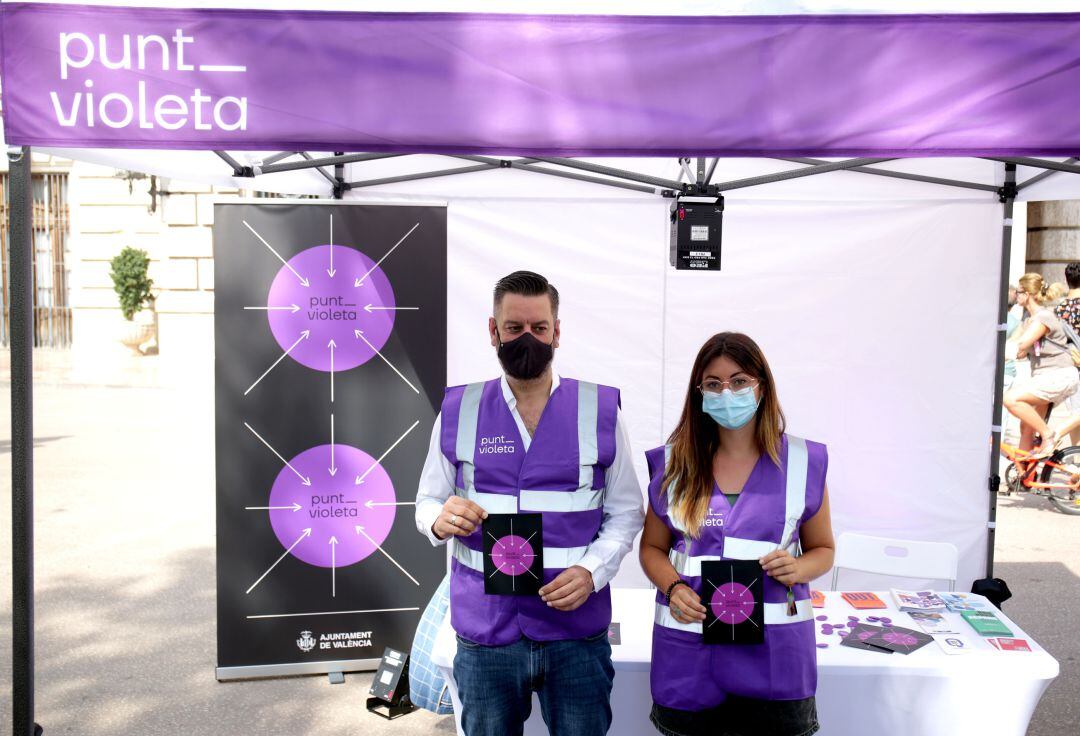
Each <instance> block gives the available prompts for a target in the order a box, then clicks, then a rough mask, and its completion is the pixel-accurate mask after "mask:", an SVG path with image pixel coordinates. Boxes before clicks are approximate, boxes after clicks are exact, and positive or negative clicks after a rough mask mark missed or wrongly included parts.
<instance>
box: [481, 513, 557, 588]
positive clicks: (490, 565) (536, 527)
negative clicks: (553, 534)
mask: <svg viewBox="0 0 1080 736" xmlns="http://www.w3.org/2000/svg"><path fill="white" fill-rule="evenodd" d="M542 518H543V515H542V514H488V517H487V518H486V519H484V521H483V523H482V525H481V530H482V532H483V534H484V592H485V593H487V594H488V595H539V593H540V586H541V579H542V578H543V576H544V542H543V530H542V528H541V527H542V525H541V519H542Z"/></svg>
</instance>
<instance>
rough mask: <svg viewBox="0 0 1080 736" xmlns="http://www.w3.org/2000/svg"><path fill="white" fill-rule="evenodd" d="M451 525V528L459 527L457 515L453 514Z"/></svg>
mask: <svg viewBox="0 0 1080 736" xmlns="http://www.w3.org/2000/svg"><path fill="white" fill-rule="evenodd" d="M450 525H451V526H457V514H453V515H452V516H451V517H450Z"/></svg>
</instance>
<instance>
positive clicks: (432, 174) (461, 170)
mask: <svg viewBox="0 0 1080 736" xmlns="http://www.w3.org/2000/svg"><path fill="white" fill-rule="evenodd" d="M497 168H499V167H498V166H492V165H491V164H477V165H476V166H461V167H458V168H456V169H443V170H442V171H423V172H419V173H416V174H402V175H401V176H386V177H383V178H381V179H366V180H364V181H350V182H348V184H347V186H348V187H349V189H363V188H364V187H377V186H379V185H381V184H398V183H400V182H403V181H420V180H421V179H437V178H439V177H440V176H454V175H456V174H471V173H473V172H474V171H491V170H492V169H497Z"/></svg>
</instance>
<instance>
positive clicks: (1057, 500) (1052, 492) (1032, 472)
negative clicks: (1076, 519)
mask: <svg viewBox="0 0 1080 736" xmlns="http://www.w3.org/2000/svg"><path fill="white" fill-rule="evenodd" d="M1001 454H1002V455H1004V456H1005V457H1007V458H1008V459H1009V460H1010V461H1011V462H1010V463H1009V467H1008V468H1006V469H1005V491H1004V494H1005V495H1011V494H1013V493H1024V492H1026V493H1033V494H1035V495H1036V496H1045V497H1046V499H1047V500H1048V501H1049V502H1050V504H1051V505H1052V506H1053V507H1054V508H1056V509H1057V510H1058V511H1060V512H1062V513H1065V514H1071V515H1074V516H1080V447H1065V448H1062V449H1060V450H1054V452H1053V454H1051V455H1050V456H1049V457H1045V458H1033V457H1032V456H1031V453H1030V452H1029V451H1027V450H1021V449H1020V448H1019V447H1014V446H1013V445H1009V444H1006V443H1004V442H1002V443H1001Z"/></svg>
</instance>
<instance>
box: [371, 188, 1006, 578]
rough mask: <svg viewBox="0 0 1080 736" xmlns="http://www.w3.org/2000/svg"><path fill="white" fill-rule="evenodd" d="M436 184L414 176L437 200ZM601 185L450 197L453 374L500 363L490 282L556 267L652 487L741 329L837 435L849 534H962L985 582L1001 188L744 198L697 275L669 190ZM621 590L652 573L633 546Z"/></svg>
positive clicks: (824, 431)
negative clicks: (702, 354) (657, 452)
mask: <svg viewBox="0 0 1080 736" xmlns="http://www.w3.org/2000/svg"><path fill="white" fill-rule="evenodd" d="M498 175H499V172H491V173H490V174H486V173H485V174H477V175H470V176H468V177H461V178H459V179H458V180H457V182H460V183H465V182H472V187H473V188H476V187H477V186H478V185H479V184H480V182H481V181H482V180H483V179H484V178H486V177H489V176H498ZM522 176H526V175H522ZM848 176H856V175H852V174H849V175H848ZM534 178H539V177H534ZM436 181H438V180H436ZM451 181H452V180H444V181H443V182H442V183H441V186H442V187H443V188H444V192H445V193H450V192H453V191H454V190H455V189H456V188H457V183H450V182H451ZM542 181H543V182H545V183H546V182H547V180H546V179H543V180H542ZM556 184H557V185H559V184H561V183H559V182H556ZM907 184H908V183H907V182H904V183H903V185H904V186H907ZM437 186H440V185H439V184H435V183H434V182H427V183H421V182H417V183H415V184H414V185H413V188H414V189H415V188H421V189H423V195H422V196H428V197H430V196H432V194H433V192H434V189H435V188H436V187H437ZM571 186H572V187H578V186H588V185H578V184H574V183H571ZM395 188H396V189H398V190H399V191H400V190H401V189H403V188H404V187H402V186H398V187H395ZM591 189H592V192H593V194H594V197H593V198H588V199H581V198H569V199H561V198H554V197H550V196H545V197H529V196H526V195H524V194H522V190H519V189H517V188H514V189H513V191H514V192H515V193H517V194H519V196H506V195H505V194H504V195H503V196H501V197H473V196H462V197H457V196H450V197H449V210H448V213H449V214H448V217H449V220H448V237H449V242H448V249H449V273H448V279H449V285H448V295H447V298H448V303H449V305H448V306H449V310H448V325H447V331H448V345H449V349H448V358H447V360H448V376H449V380H450V382H452V383H459V382H466V381H472V380H478V379H483V378H488V377H490V376H492V375H494V374H496V373H497V371H498V366H497V363H496V361H495V358H494V355H493V351H492V348H491V346H490V344H489V342H488V336H487V327H486V325H487V318H488V316H489V315H490V314H491V287H492V285H493V284H494V282H495V281H496V280H497V279H498V278H499V277H500V276H503V275H505V274H506V273H509V272H510V271H513V270H516V269H519V268H527V269H532V270H536V271H539V272H541V273H543V274H545V275H546V276H548V278H550V279H551V281H552V282H553V283H555V284H556V285H557V286H558V288H559V289H560V292H561V294H562V308H561V313H560V317H561V320H562V329H563V336H562V346H561V348H560V350H559V351H558V353H557V359H556V365H557V369H558V370H559V371H560V373H562V374H565V375H571V376H576V377H582V378H587V379H589V380H595V381H600V382H603V383H609V384H613V385H616V386H619V387H620V388H621V389H622V396H623V407H624V410H625V415H626V418H627V421H628V427H629V430H630V434H631V440H632V442H633V445H634V447H633V452H634V460H635V465H636V467H637V469H638V473H639V476H640V477H641V479H642V481H643V485H644V479H645V473H644V458H643V452H644V451H645V450H646V449H648V448H650V447H655V446H657V445H659V444H662V443H663V441H664V439H665V438H666V436H667V435H668V433H669V432H670V431H671V430H672V428H673V427H674V424H675V422H676V421H677V420H678V416H679V412H680V410H681V405H682V401H683V397H684V395H685V390H686V386H687V379H688V371H689V368H690V365H691V363H692V361H693V358H694V355H695V354H696V351H697V350H698V348H699V347H700V345H701V343H702V342H703V341H704V340H705V339H706V338H707V337H708V336H710V335H712V334H713V333H715V332H718V331H721V330H726V329H735V330H741V331H745V332H747V333H748V334H750V335H751V336H753V337H754V338H755V339H756V340H758V341H759V342H760V344H761V346H762V348H763V349H764V350H765V353H766V355H767V356H768V357H769V359H770V362H771V364H772V367H773V370H774V372H775V374H776V380H777V382H778V385H779V391H780V396H781V400H782V402H783V405H784V408H785V411H786V412H787V416H788V420H789V422H790V427H791V430H792V432H793V433H795V434H799V435H802V436H806V437H810V438H813V439H818V440H820V441H823V442H826V443H828V444H829V446H830V458H831V461H830V471H829V487H830V493H831V495H832V498H833V518H834V523H835V526H836V530H837V532H840V531H845V530H852V531H860V532H867V533H877V534H884V535H888V536H896V537H901V538H909V539H925V540H935V541H949V542H952V543H954V544H956V545H957V547H958V548H959V549H960V552H961V560H962V562H961V573H960V582H959V585H960V586H961V587H965V588H966V587H969V586H970V583H971V580H973V579H974V578H978V577H982V576H983V574H984V566H985V552H986V533H987V526H986V522H987V505H988V502H989V501H988V498H987V477H988V475H989V460H988V454H987V440H988V437H989V432H990V425H991V423H992V421H991V396H992V390H993V371H994V352H995V337H996V330H995V318H994V315H995V312H996V309H997V290H998V279H999V273H998V269H999V265H1000V247H1001V216H1002V208H1001V205H1000V204H999V203H998V202H997V201H996V199H994V198H993V197H989V196H985V197H984V196H981V195H978V196H977V197H976V198H975V199H972V198H970V195H969V198H968V199H956V200H912V201H906V202H903V201H901V202H894V201H880V202H834V201H820V202H812V201H783V200H764V201H757V200H750V199H744V200H738V201H735V202H729V205H728V208H727V211H726V212H725V222H724V255H723V270H722V271H721V272H720V273H687V272H676V271H673V270H672V269H671V268H670V267H668V265H667V262H666V240H667V206H668V205H669V201H666V200H658V199H649V198H639V197H638V196H635V195H631V198H620V197H618V196H616V197H615V198H605V197H603V196H602V195H601V198H596V197H595V195H596V193H597V190H596V189H595V188H591ZM504 191H505V190H504ZM601 191H602V190H601ZM618 194H619V193H618V192H616V195H618ZM353 196H355V193H352V194H350V197H353ZM415 196H421V195H415ZM385 198H386V195H385V194H384V195H382V196H380V197H379V199H385ZM392 198H394V199H407V198H409V197H408V196H407V195H402V194H398V195H396V196H393V197H392ZM635 554H636V553H635ZM845 579H848V578H845ZM851 579H852V580H856V579H857V578H851ZM614 584H615V585H616V586H622V587H644V586H647V585H648V582H647V581H646V580H645V578H644V576H643V575H642V573H641V571H640V568H639V566H638V564H637V561H636V559H635V555H631V556H630V557H629V558H628V559H627V561H626V562H625V563H624V565H623V568H622V570H621V571H620V573H619V576H618V577H617V578H616V581H615V583H614ZM913 584H914V582H913Z"/></svg>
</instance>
